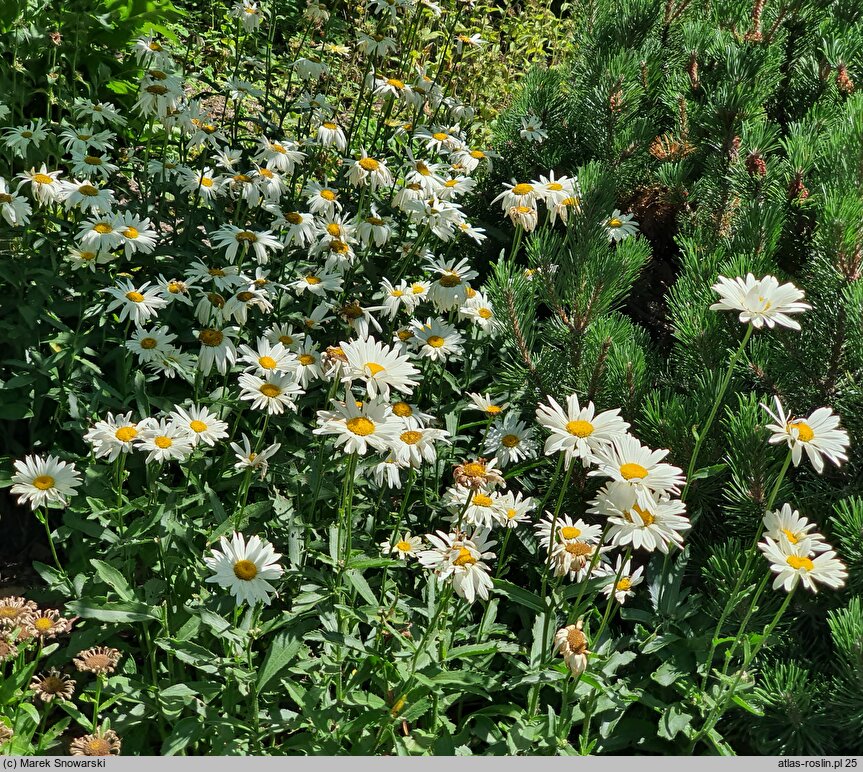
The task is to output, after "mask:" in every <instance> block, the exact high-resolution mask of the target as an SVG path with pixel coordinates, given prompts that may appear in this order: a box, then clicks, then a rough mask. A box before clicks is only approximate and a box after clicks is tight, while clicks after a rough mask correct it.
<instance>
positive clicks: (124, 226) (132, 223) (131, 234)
mask: <svg viewBox="0 0 863 772" xmlns="http://www.w3.org/2000/svg"><path fill="white" fill-rule="evenodd" d="M114 227H115V228H116V229H117V231H118V232H119V233H120V235H121V236H122V237H123V248H124V250H125V252H126V259H127V260H128V259H130V258H131V257H132V255H133V254H134V253H135V252H141V253H143V254H145V255H148V254H150V252H152V251H153V249H154V248H155V247H156V236H157V235H158V234H157V233H156V231H155V229H154V228H152V227H151V223H150V218H149V217H145V218H144V219H143V220H142V219H140V218H138V217H135V215H133V214H132V213H131V212H123V213H122V214H120V215H118V216H117V219H116V220H115V223H114Z"/></svg>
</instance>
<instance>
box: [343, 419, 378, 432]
mask: <svg viewBox="0 0 863 772" xmlns="http://www.w3.org/2000/svg"><path fill="white" fill-rule="evenodd" d="M345 425H346V426H347V427H348V430H349V431H351V432H353V433H354V434H356V435H357V436H358V437H368V435H370V434H372V433H373V432H374V430H375V424H374V421H371V420H369V419H368V418H366V417H365V416H361V415H360V416H357V417H356V418H351V419H349V420H348V421H347V422H346V424H345Z"/></svg>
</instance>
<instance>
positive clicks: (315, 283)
mask: <svg viewBox="0 0 863 772" xmlns="http://www.w3.org/2000/svg"><path fill="white" fill-rule="evenodd" d="M343 281H344V279H343V278H342V276H341V275H340V274H337V273H326V272H324V271H319V272H313V273H307V274H305V275H303V276H300V277H299V278H298V279H296V281H292V282H291V283H290V284H288V286H289V287H290V288H291V289H292V290H293V291H294V292H296V293H297V295H299V296H302V294H303V293H304V292H308V293H309V294H310V295H317V296H318V297H326V296H327V295H328V294H330V293H336V292H341V291H342V282H343Z"/></svg>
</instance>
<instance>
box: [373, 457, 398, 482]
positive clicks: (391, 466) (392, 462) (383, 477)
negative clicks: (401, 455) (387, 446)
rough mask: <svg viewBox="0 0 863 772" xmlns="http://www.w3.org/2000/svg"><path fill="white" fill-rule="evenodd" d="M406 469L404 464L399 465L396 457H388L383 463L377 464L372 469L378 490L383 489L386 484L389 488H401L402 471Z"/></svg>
mask: <svg viewBox="0 0 863 772" xmlns="http://www.w3.org/2000/svg"><path fill="white" fill-rule="evenodd" d="M404 468H405V465H404V464H401V463H399V461H398V460H397V459H396V457H395V456H393V455H392V454H390V455H388V456H387V457H386V458H385V459H384V460H383V461H380V462H379V463H377V464H375V466H374V468H373V469H372V474H373V476H374V479H375V483H376V484H377V486H378V488H383V487H384V484H386V486H387V487H388V488H401V487H402V479H401V470H402V469H404Z"/></svg>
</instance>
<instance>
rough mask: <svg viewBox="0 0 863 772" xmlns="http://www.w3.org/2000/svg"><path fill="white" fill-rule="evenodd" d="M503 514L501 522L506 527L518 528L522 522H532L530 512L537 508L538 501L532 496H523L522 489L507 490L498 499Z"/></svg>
mask: <svg viewBox="0 0 863 772" xmlns="http://www.w3.org/2000/svg"><path fill="white" fill-rule="evenodd" d="M498 504H499V505H500V511H501V513H502V516H501V518H500V524H501V525H502V526H504V527H505V528H518V526H519V525H521V524H522V523H529V522H531V519H530V513H531V512H532V511H533V510H534V509H535V508H536V503H535V502H534V500H533V499H532V498H531V497H530V496H526V497H522V494H521V491H519V492H518V493H513V492H512V491H507V492H506V493H504V494H502V495H501V496H500V497H499V499H498Z"/></svg>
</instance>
